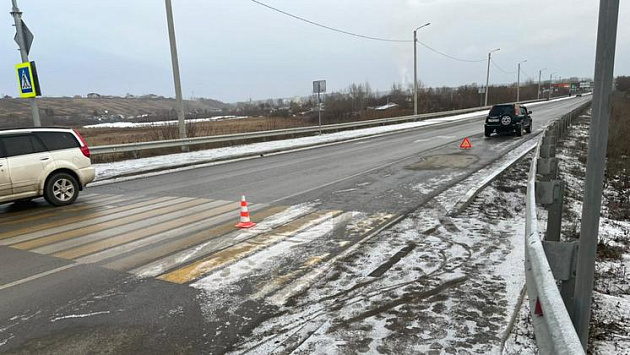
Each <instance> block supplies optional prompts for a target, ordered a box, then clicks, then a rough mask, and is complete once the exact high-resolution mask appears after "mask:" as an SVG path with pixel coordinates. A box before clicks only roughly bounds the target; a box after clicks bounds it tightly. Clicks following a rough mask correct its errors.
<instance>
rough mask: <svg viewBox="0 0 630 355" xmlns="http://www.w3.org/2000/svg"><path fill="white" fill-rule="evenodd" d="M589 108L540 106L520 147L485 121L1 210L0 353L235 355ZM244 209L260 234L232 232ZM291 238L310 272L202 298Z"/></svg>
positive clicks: (295, 271) (297, 264)
mask: <svg viewBox="0 0 630 355" xmlns="http://www.w3.org/2000/svg"><path fill="white" fill-rule="evenodd" d="M587 100H589V98H581V99H579V98H576V99H570V100H564V101H559V102H551V103H545V104H541V105H538V106H533V107H531V110H532V111H533V115H532V116H533V118H534V129H535V131H534V134H529V135H524V136H523V137H520V138H517V137H512V136H496V137H495V136H493V137H491V138H484V137H483V133H482V130H483V123H482V122H483V120H482V119H479V120H476V121H474V122H467V123H464V124H449V125H444V126H440V127H425V128H422V129H417V130H413V131H409V132H404V133H397V134H391V135H384V136H381V137H376V138H370V139H364V140H357V141H352V142H347V143H342V144H334V145H329V146H324V147H318V148H314V149H308V150H301V151H296V152H290V153H284V154H276V155H272V156H265V157H260V158H257V159H250V160H245V161H239V162H233V163H226V164H221V165H217V166H213V167H208V168H199V169H193V170H188V171H183V172H176V173H172V174H164V175H159V176H154V177H147V178H141V179H137V180H131V181H126V182H121V183H115V184H109V185H103V186H98V187H93V188H88V189H86V191H84V194H83V195H82V196H81V197H80V199H79V201H78V203H77V204H76V205H75V206H70V207H67V208H62V209H53V208H51V207H48V206H46V205H45V204H44V203H43V202H41V201H36V202H34V203H32V204H30V205H27V206H21V207H16V206H13V205H3V206H0V225H1V226H2V231H1V232H0V260H2V268H1V269H0V299H1V300H2V302H0V352H9V353H86V352H92V353H101V352H103V353H104V352H110V351H111V352H116V353H132V352H133V353H223V352H226V351H229V350H230V349H232V347H233V345H234V344H237V343H239V342H242V341H243V339H244V337H245V336H246V335H247V334H248V332H249V331H251V330H252V329H254V328H255V327H256V326H257V324H259V323H260V322H261V321H263V320H265V319H266V318H267V317H269V316H271V315H274V314H276V313H277V312H278V310H279V308H278V305H277V304H274V303H273V302H272V303H269V302H267V298H269V297H275V296H276V295H277V294H278V293H279V292H280V291H282V292H284V291H286V289H285V288H284V287H285V286H286V285H290V284H292V283H294V282H295V281H296V280H300V279H301V278H302V277H305V276H310V275H312V273H313V272H314V271H316V270H317V266H318V265H322V264H323V263H326V262H329V261H334V257H335V256H336V255H338V254H340V253H343V252H344V250H347V249H348V248H349V247H351V246H352V245H354V244H356V243H357V242H359V241H360V240H362V238H364V237H365V236H366V235H367V234H368V233H370V232H371V231H372V230H374V229H375V228H377V227H379V226H381V225H383V224H384V223H386V222H387V220H388V219H391V218H393V217H394V216H397V215H400V214H402V213H405V212H409V211H411V210H414V209H416V208H417V207H418V206H420V205H422V204H423V203H424V202H426V201H428V200H429V199H430V198H432V197H433V196H435V195H436V194H437V193H439V192H440V191H443V190H444V189H446V188H447V187H448V186H452V185H453V184H455V183H457V182H458V181H460V180H461V179H464V178H465V177H466V176H467V175H468V174H470V173H472V172H474V171H476V170H478V169H480V168H481V167H483V166H486V165H487V164H488V163H489V162H492V161H494V160H495V159H497V158H499V157H500V156H502V155H503V154H505V153H506V152H507V151H509V150H511V149H513V148H514V147H516V146H518V145H520V144H521V143H522V142H524V141H525V140H528V139H532V138H534V136H535V133H537V132H538V131H539V130H540V129H541V127H543V126H545V125H546V124H547V122H548V121H549V120H551V119H553V118H556V117H559V116H560V115H562V114H564V113H566V112H568V111H569V110H571V109H573V108H576V107H577V106H579V105H580V104H581V103H583V102H585V101H587ZM464 137H469V138H470V140H471V142H472V145H473V148H472V149H471V150H469V151H461V150H460V149H459V143H460V142H461V140H462V139H463V138H464ZM428 182H431V183H430V184H428ZM418 186H424V188H418ZM427 186H429V187H430V188H427ZM241 195H246V196H247V198H248V200H249V201H250V202H252V211H254V212H256V213H258V214H256V213H254V219H255V220H256V221H258V222H260V225H261V226H263V225H264V228H263V227H261V228H260V229H258V230H257V232H251V233H249V234H247V233H248V232H238V231H234V230H233V224H234V221H235V219H236V218H237V216H238V210H237V204H236V201H238V199H239V197H240V196H241ZM229 211H231V212H229ZM283 216H288V217H287V218H286V220H285V219H283ZM266 221H267V222H266ZM265 223H267V224H265ZM322 226H324V227H325V228H324V227H322ZM318 228H320V229H322V228H323V229H322V230H323V231H322V230H318ZM290 236H299V237H300V238H298V239H297V240H292V241H291V243H292V244H291V245H293V246H296V248H301V249H299V250H300V252H301V253H302V254H301V255H303V258H297V259H295V260H285V261H283V263H280V264H278V265H276V267H275V269H273V270H269V272H268V273H267V274H265V275H264V276H261V277H260V278H258V279H256V280H247V281H244V282H243V284H242V285H240V287H239V288H238V290H236V291H235V290H232V289H229V288H225V290H224V291H223V289H222V284H221V283H220V282H219V283H217V284H216V285H215V284H213V286H212V287H213V290H214V291H216V290H219V291H220V292H224V293H225V294H231V293H234V294H238V296H239V297H240V298H239V299H240V301H239V302H238V303H236V304H230V303H229V302H226V303H225V304H223V303H222V300H221V299H216V300H212V299H210V300H209V299H208V297H207V293H204V292H203V289H204V287H206V289H207V287H208V284H207V283H208V282H206V284H204V277H205V276H207V275H211V274H213V273H214V274H217V273H223V274H225V271H229V269H227V268H225V265H229V264H230V263H237V262H239V261H243V260H248V262H250V263H251V262H256V260H255V259H251V260H250V259H249V257H250V256H251V255H253V254H255V253H257V252H260V253H261V254H262V251H265V250H270V249H271V247H272V246H278V245H282V243H284V242H286V240H287V238H288V237H290ZM281 252H282V251H279V252H278V253H281ZM263 257H265V256H264V255H262V256H261V257H260V258H263ZM267 257H269V258H270V257H271V256H267ZM233 272H234V271H233ZM138 276H141V277H138ZM223 276H224V277H225V278H228V277H230V276H229V275H228V274H225V275H223ZM232 277H236V276H232ZM191 284H192V285H194V286H195V287H189V285H191ZM304 284H306V285H308V282H305V283H304ZM253 295H256V297H253Z"/></svg>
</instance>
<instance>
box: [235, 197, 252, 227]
mask: <svg viewBox="0 0 630 355" xmlns="http://www.w3.org/2000/svg"><path fill="white" fill-rule="evenodd" d="M255 225H256V223H254V222H252V221H250V220H249V210H248V209H247V200H245V196H243V197H241V221H240V222H238V224H237V225H236V227H238V228H251V227H253V226H255Z"/></svg>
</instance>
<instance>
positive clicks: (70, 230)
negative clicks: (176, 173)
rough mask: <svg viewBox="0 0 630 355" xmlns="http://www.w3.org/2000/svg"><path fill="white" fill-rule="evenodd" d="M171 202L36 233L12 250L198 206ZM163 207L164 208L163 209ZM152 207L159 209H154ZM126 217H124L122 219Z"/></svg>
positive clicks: (49, 242) (26, 236)
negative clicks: (133, 212) (134, 212)
mask: <svg viewBox="0 0 630 355" xmlns="http://www.w3.org/2000/svg"><path fill="white" fill-rule="evenodd" d="M170 202H171V201H167V202H161V203H158V204H155V205H151V206H145V207H143V208H139V209H137V212H141V211H145V212H142V213H137V214H131V215H129V213H126V212H120V213H115V214H112V215H109V216H106V217H104V218H102V219H100V218H95V219H93V220H91V221H83V222H82V223H76V224H73V225H66V226H64V228H59V229H52V230H50V231H48V232H43V233H36V234H31V235H29V234H27V235H24V236H21V237H19V239H23V240H25V241H24V242H21V243H17V244H13V245H12V246H13V247H14V248H18V249H24V250H31V249H35V248H38V247H41V246H44V245H49V244H53V243H58V242H61V241H64V240H68V239H72V238H76V237H79V236H82V235H86V234H90V233H94V232H98V231H101V230H106V229H110V228H113V227H117V226H121V225H125V224H127V223H131V222H134V221H140V220H144V219H146V218H149V217H151V216H152V215H157V214H159V213H167V212H170V211H173V210H176V209H178V208H181V207H183V206H184V205H188V206H190V205H196V204H199V203H200V202H199V201H195V200H191V199H185V200H184V199H177V200H174V201H173V202H175V204H172V203H170ZM163 206H165V207H163ZM154 207H160V208H157V209H154ZM124 216H126V217H124Z"/></svg>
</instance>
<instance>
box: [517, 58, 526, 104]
mask: <svg viewBox="0 0 630 355" xmlns="http://www.w3.org/2000/svg"><path fill="white" fill-rule="evenodd" d="M525 62H527V59H525V60H524V61H522V62H518V74H517V75H516V102H517V103H518V102H519V101H520V99H521V96H520V94H521V64H522V63H525Z"/></svg>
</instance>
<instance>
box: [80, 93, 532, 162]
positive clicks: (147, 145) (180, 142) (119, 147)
mask: <svg viewBox="0 0 630 355" xmlns="http://www.w3.org/2000/svg"><path fill="white" fill-rule="evenodd" d="M535 101H542V100H529V101H522V102H521V103H528V102H535ZM490 108H491V106H485V107H474V108H466V109H461V110H453V111H443V112H434V113H425V114H420V115H411V116H401V117H389V118H380V119H376V120H369V121H360V122H349V123H338V124H330V125H324V126H322V127H321V131H322V132H330V131H339V130H344V129H351V128H362V127H369V126H380V125H386V124H394V123H404V122H413V121H420V120H426V119H430V118H440V117H446V116H452V115H459V114H464V113H470V112H475V111H481V110H487V109H490ZM319 131H320V128H319V127H318V126H311V127H298V128H288V129H280V130H273V131H260V132H248V133H239V134H225V135H217V136H208V137H196V138H184V139H171V140H163V141H151V142H138V143H128V144H115V145H103V146H95V147H90V152H91V154H92V155H103V154H112V153H124V152H138V151H141V150H149V149H161V148H174V147H182V146H192V145H198V144H208V143H219V142H230V141H241V140H250V139H260V138H272V137H277V136H287V135H295V134H307V133H312V134H314V133H319Z"/></svg>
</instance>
